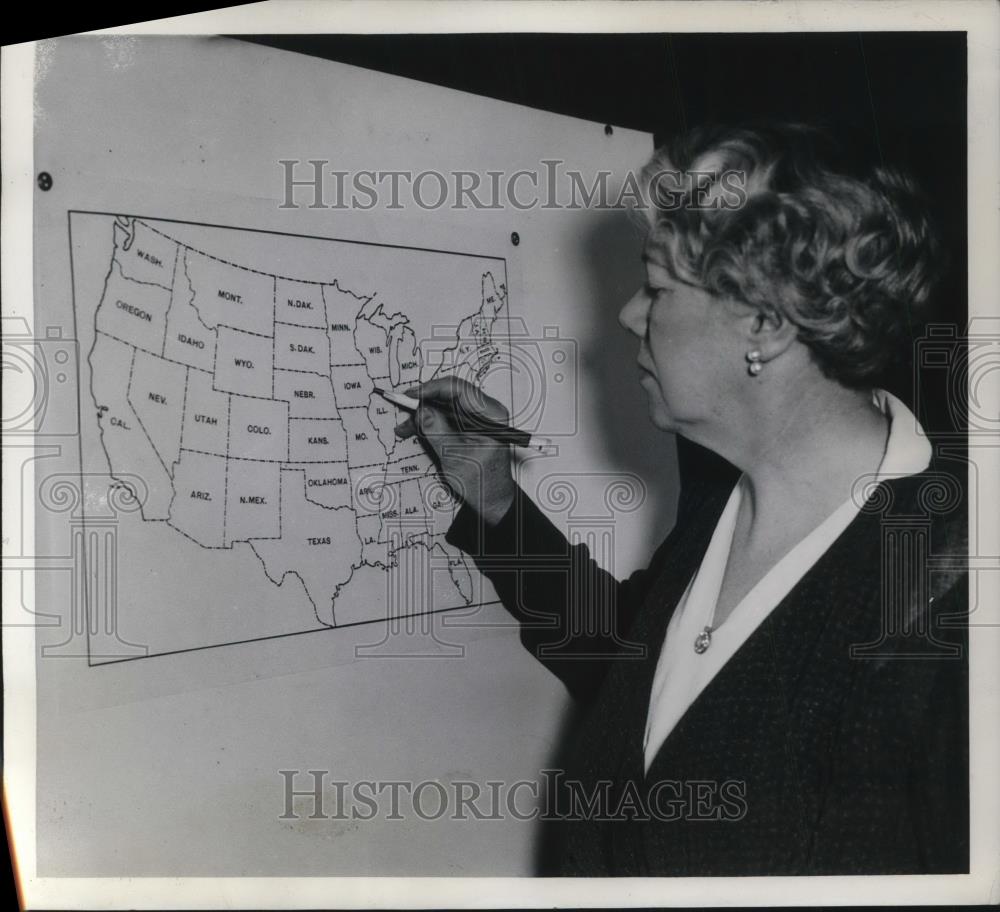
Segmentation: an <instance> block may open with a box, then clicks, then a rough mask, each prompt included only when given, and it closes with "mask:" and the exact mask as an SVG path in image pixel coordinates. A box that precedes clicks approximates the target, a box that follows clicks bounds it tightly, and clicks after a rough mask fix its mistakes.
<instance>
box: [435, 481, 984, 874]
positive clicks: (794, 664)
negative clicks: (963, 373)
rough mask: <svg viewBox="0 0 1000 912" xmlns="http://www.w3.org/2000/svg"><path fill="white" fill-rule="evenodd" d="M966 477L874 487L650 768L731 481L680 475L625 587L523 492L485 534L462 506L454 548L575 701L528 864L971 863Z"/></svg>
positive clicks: (810, 868) (744, 868)
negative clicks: (666, 512) (670, 512)
mask: <svg viewBox="0 0 1000 912" xmlns="http://www.w3.org/2000/svg"><path fill="white" fill-rule="evenodd" d="M964 473H965V464H964V463H958V462H956V463H953V464H951V465H943V464H942V463H941V462H935V463H932V465H931V467H930V468H928V470H926V471H925V472H922V473H920V474H919V475H913V476H909V477H907V478H902V479H897V480H893V481H889V482H883V483H882V484H880V485H879V486H877V488H876V489H875V491H874V493H873V494H872V496H871V497H870V498H869V499H868V501H867V503H866V505H865V507H864V508H863V509H862V512H861V513H860V514H859V515H858V516H857V517H856V518H855V520H854V521H853V522H852V523H851V524H850V526H849V527H848V528H847V529H846V530H845V531H844V532H843V533H842V534H841V535H840V537H839V538H838V539H837V540H836V541H835V542H834V544H833V545H832V546H831V547H830V549H829V550H828V551H827V552H826V553H825V554H824V555H823V556H822V557H821V558H820V559H819V561H818V562H817V563H816V564H815V565H814V566H813V567H812V569H811V570H810V571H809V572H808V573H807V574H806V575H805V576H804V577H803V578H802V579H801V580H800V581H799V582H798V584H797V585H796V586H795V587H794V588H793V589H792V590H791V592H789V594H788V595H787V596H786V597H785V598H784V599H783V600H782V601H781V602H780V603H779V605H778V606H777V607H776V608H775V609H774V611H772V612H771V614H770V615H769V616H768V617H767V618H766V619H765V620H764V621H763V622H762V623H761V625H760V626H759V627H758V628H757V630H755V631H754V633H753V634H752V635H751V636H750V637H749V639H748V640H747V641H746V643H744V644H743V646H742V647H741V648H740V649H739V650H738V651H737V652H736V653H735V654H734V655H733V657H732V658H731V659H730V660H729V662H728V663H727V664H726V665H725V667H724V668H723V669H722V670H721V671H720V672H719V673H718V674H717V675H716V677H715V678H714V679H713V680H712V681H711V682H710V683H709V685H708V686H707V687H706V688H705V690H704V691H703V692H702V693H701V695H700V696H699V697H698V698H697V700H696V701H695V702H694V704H693V705H692V706H691V707H690V709H689V710H688V711H687V712H686V714H685V715H684V716H683V717H682V718H681V719H680V721H679V722H678V724H677V725H676V726H675V728H674V729H673V731H672V732H671V733H670V735H669V736H668V737H667V739H666V741H665V742H664V743H663V745H662V746H661V748H660V750H659V752H658V753H657V755H656V757H655V758H654V760H653V763H652V765H651V767H650V770H649V772H648V774H646V773H644V771H643V751H642V740H643V733H644V728H645V722H646V714H647V710H648V707H649V695H650V688H651V685H652V679H653V672H654V670H655V668H656V662H657V658H658V655H659V651H660V647H661V645H662V643H663V638H664V636H665V633H666V627H667V623H668V621H669V619H670V616H671V614H672V612H673V610H674V608H675V607H676V605H677V602H678V600H679V599H680V596H681V595H682V594H683V591H684V589H685V587H686V586H687V583H688V581H689V579H690V577H691V575H692V574H693V573H694V571H695V570H696V569H697V567H698V566H699V564H700V562H701V559H702V556H703V555H704V553H705V550H706V548H707V546H708V542H709V539H710V538H711V535H712V532H713V531H714V528H715V525H716V522H717V520H718V518H719V516H720V514H721V512H722V509H723V507H724V505H725V503H726V500H727V498H728V496H729V493H730V491H731V490H732V484H733V481H734V478H733V477H732V476H730V477H729V478H728V479H726V480H725V481H724V483H714V484H713V483H701V484H697V485H687V486H686V488H687V489H686V490H685V491H683V492H682V495H681V501H680V504H679V506H678V517H677V522H676V525H675V527H674V529H673V531H672V532H671V534H670V535H669V536H668V537H667V539H666V541H664V542H663V544H662V545H661V546H660V547H659V549H658V550H657V551H656V554H655V555H654V557H653V559H652V561H651V563H650V565H649V567H648V569H646V570H642V571H638V572H637V573H635V574H633V575H632V576H631V577H630V578H629V579H628V580H626V581H623V582H620V583H619V582H617V581H615V580H614V579H613V578H612V577H610V576H609V575H608V574H607V573H605V572H604V571H602V570H601V569H600V568H599V567H598V566H597V565H596V564H595V562H594V561H593V560H592V559H591V558H590V556H589V554H588V553H587V550H586V548H585V546H583V545H575V546H570V545H569V544H568V543H567V541H566V539H565V538H564V537H563V535H562V534H561V533H560V532H559V530H558V529H556V528H555V526H553V524H552V523H551V522H550V521H549V520H548V518H547V517H546V516H545V515H544V514H543V513H542V512H541V511H540V510H539V509H538V508H537V507H536V506H535V505H534V504H533V503H532V501H531V499H530V498H528V497H527V496H526V495H524V494H523V493H520V492H519V496H518V497H517V499H516V500H515V502H514V505H513V506H512V507H511V509H510V511H509V512H508V513H507V515H506V516H505V517H504V518H503V520H502V521H501V522H500V523H499V524H498V525H496V526H494V527H491V528H490V527H484V526H483V525H482V524H481V523H480V522H479V520H478V518H477V516H476V514H475V513H473V512H472V511H471V510H469V509H468V508H463V509H462V510H460V511H459V514H458V515H457V517H456V519H455V522H454V523H453V525H452V527H451V529H450V530H449V533H448V540H449V541H450V542H451V543H452V544H453V545H455V546H457V547H460V548H461V549H462V550H464V551H466V552H468V553H469V554H471V555H472V556H473V557H474V558H475V560H476V563H477V565H478V566H479V567H480V569H481V570H482V571H483V572H484V573H485V575H486V576H487V577H488V578H489V579H490V580H491V581H492V583H493V585H494V586H495V588H496V590H497V593H498V594H499V596H500V598H501V599H502V600H503V603H504V605H505V606H506V607H507V609H508V610H509V611H511V612H512V614H513V615H514V616H515V617H516V618H517V619H518V620H519V621H520V622H521V639H522V642H523V643H524V645H525V647H526V648H528V649H529V650H530V651H531V652H532V654H533V655H535V656H536V657H538V658H539V659H540V660H541V661H542V662H543V663H544V664H545V665H546V666H547V667H548V668H549V669H550V670H551V671H552V672H553V673H554V674H556V675H558V676H559V678H560V679H561V680H562V681H563V682H564V683H565V685H566V686H567V688H568V689H569V690H570V692H571V693H572V695H573V696H574V697H575V698H576V699H577V700H578V701H579V703H580V704H581V710H582V712H581V719H580V721H579V723H578V724H577V725H576V727H575V731H574V732H573V733H572V737H571V738H570V740H569V741H568V742H567V749H566V751H565V753H566V762H565V764H564V765H563V767H564V769H563V771H562V772H560V773H559V774H558V776H556V777H553V776H552V774H549V776H550V779H551V781H552V782H553V783H554V784H553V785H552V788H551V792H550V796H549V805H548V808H549V810H548V812H547V816H550V817H556V818H561V819H558V820H557V821H556V822H555V823H550V824H549V830H548V832H549V839H550V840H554V842H553V845H554V851H555V857H554V861H552V863H551V867H544V868H543V870H541V871H540V873H544V874H574V875H581V876H594V875H604V874H610V875H625V876H641V875H659V876H702V875H763V874H888V873H925V872H926V873H931V872H933V873H958V872H967V871H968V864H969V833H968V826H969V811H968V669H967V646H966V644H967V627H966V620H967V619H966V617H965V616H966V614H967V612H968V585H967V572H966V566H967V557H966V555H967V525H966V505H965V502H964V494H963V492H964V482H963V481H962V478H963V477H964ZM657 783H660V784H659V785H657ZM654 794H655V798H654ZM595 796H597V798H598V799H599V800H597V801H595V803H593V804H591V806H590V808H589V811H587V802H588V801H591V800H593V799H594V797H595ZM574 799H576V800H575V801H574ZM581 799H582V800H581ZM553 808H554V809H553ZM600 818H604V819H600Z"/></svg>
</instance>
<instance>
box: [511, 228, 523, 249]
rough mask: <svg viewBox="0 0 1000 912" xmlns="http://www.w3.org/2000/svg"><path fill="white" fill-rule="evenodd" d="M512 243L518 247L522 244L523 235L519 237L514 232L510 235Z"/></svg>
mask: <svg viewBox="0 0 1000 912" xmlns="http://www.w3.org/2000/svg"><path fill="white" fill-rule="evenodd" d="M510 242H511V243H512V244H513V245H514V246H515V247H516V246H517V245H518V244H520V243H521V235H519V234H518V233H517V232H516V231H512V232H511V233H510Z"/></svg>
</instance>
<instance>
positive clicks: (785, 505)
mask: <svg viewBox="0 0 1000 912" xmlns="http://www.w3.org/2000/svg"><path fill="white" fill-rule="evenodd" d="M744 424H745V427H744V436H743V446H742V447H741V451H740V452H734V453H732V454H727V453H723V454H722V455H724V456H726V458H727V459H729V460H730V462H732V463H733V464H734V465H736V466H737V467H738V468H740V469H742V470H743V473H744V476H745V479H744V483H745V485H746V491H747V494H748V497H747V503H746V505H745V509H746V510H747V511H748V513H747V515H746V520H745V521H746V526H745V528H746V529H747V532H748V534H749V535H751V536H752V535H753V534H754V529H755V527H757V526H758V525H762V526H765V527H767V526H771V525H773V524H774V523H778V522H785V523H788V524H794V525H798V524H802V525H804V526H807V527H809V524H810V523H814V521H818V520H821V519H822V518H823V517H825V516H827V515H829V514H830V513H831V512H833V510H835V509H836V508H837V507H838V506H839V505H840V504H842V503H843V502H844V501H845V500H846V499H847V498H848V497H850V496H851V491H852V490H853V486H854V484H855V482H856V481H857V480H858V479H859V478H862V477H863V476H865V475H868V474H871V473H873V472H875V471H877V469H878V467H879V465H880V463H881V461H882V458H883V456H884V454H885V448H886V443H887V440H888V430H889V424H888V420H887V419H886V417H885V416H884V415H883V414H882V413H881V412H880V411H879V410H878V408H877V407H876V406H875V405H873V404H872V400H871V393H870V392H865V391H858V390H849V389H846V388H844V387H840V386H839V385H835V384H832V383H830V382H829V381H826V380H823V381H820V382H817V383H815V384H812V385H809V384H806V385H803V386H800V387H799V388H798V389H797V390H796V391H795V394H794V396H793V395H789V396H787V397H785V401H783V402H775V401H774V400H773V399H770V400H767V407H765V408H762V409H754V410H748V412H747V413H746V418H745V420H744Z"/></svg>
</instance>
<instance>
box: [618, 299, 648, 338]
mask: <svg viewBox="0 0 1000 912" xmlns="http://www.w3.org/2000/svg"><path fill="white" fill-rule="evenodd" d="M648 317H649V296H648V295H647V294H646V290H645V289H644V288H640V289H639V290H638V291H637V292H636V293H635V294H634V295H632V297H631V298H629V299H628V301H626V302H625V306H624V307H622V309H621V310H620V311H618V322H619V323H620V324H621V326H622V329H625V330H627V331H628V332H630V333H632V334H634V335H636V336H638V337H639V338H640V339H642V338H644V337H645V335H646V321H647V319H648Z"/></svg>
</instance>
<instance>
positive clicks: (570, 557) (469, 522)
mask: <svg viewBox="0 0 1000 912" xmlns="http://www.w3.org/2000/svg"><path fill="white" fill-rule="evenodd" d="M408 394H409V395H415V396H419V398H420V401H421V407H420V409H419V410H418V411H417V413H416V414H415V415H414V416H413V417H412V418H410V419H407V420H406V421H404V422H403V423H402V424H401V425H400V426H399V427H398V428H397V429H396V433H397V434H399V435H400V436H402V437H407V436H412V435H413V434H419V435H420V438H421V439H422V441H423V442H424V443H425V445H426V446H427V447H428V448H429V449H430V451H431V453H432V455H433V456H434V457H435V459H436V461H437V463H438V466H439V468H440V470H441V475H442V476H443V478H444V479H445V481H446V482H447V483H448V484H449V486H450V487H451V488H452V490H453V491H454V492H455V494H456V496H457V497H458V498H459V499H460V500H461V502H462V507H461V509H460V511H459V513H458V514H457V516H456V518H455V521H454V523H453V524H452V527H451V529H450V530H449V532H448V536H447V540H448V541H449V542H450V543H451V544H452V545H453V546H455V547H457V548H460V549H461V550H462V551H465V552H466V553H467V554H469V555H470V556H471V557H472V558H473V559H474V560H475V562H476V564H477V566H478V567H479V569H480V570H481V571H482V572H483V573H484V574H485V575H486V577H487V578H488V579H489V580H490V581H491V582H492V583H493V585H494V587H495V588H496V591H497V594H498V595H499V596H500V599H501V600H502V601H503V604H504V605H505V606H506V608H507V609H508V610H509V611H510V612H511V613H512V614H513V615H514V617H515V618H516V619H517V620H518V621H520V623H521V640H522V642H523V643H524V645H525V647H526V648H527V649H528V650H529V651H530V652H531V654H532V655H534V656H535V657H536V658H537V659H539V661H541V662H543V663H544V664H545V665H546V666H547V667H548V668H549V669H550V670H551V671H552V672H553V673H554V674H556V675H557V676H558V677H559V678H560V679H561V680H562V681H563V682H564V683H565V684H566V686H567V688H568V689H569V690H570V692H571V693H572V694H573V696H574V697H576V698H577V699H581V700H586V699H589V698H590V697H591V696H593V695H594V694H595V693H596V690H597V687H598V685H599V684H600V682H601V680H602V679H603V677H604V674H605V673H606V671H607V669H608V666H609V664H610V660H611V659H613V658H615V657H627V656H629V655H632V656H636V655H641V654H642V651H641V649H640V647H638V646H637V645H636V644H630V643H629V642H628V640H627V638H626V633H627V631H628V629H629V627H630V625H631V622H632V619H633V618H634V616H635V614H636V612H637V610H638V607H639V605H640V604H641V601H642V597H643V595H644V594H645V590H646V587H647V586H648V584H649V580H650V577H651V576H652V575H653V574H652V572H651V571H638V572H636V573H635V574H633V575H632V576H631V577H630V578H629V579H628V580H625V581H624V582H618V581H617V580H616V579H615V578H614V577H613V576H611V574H609V573H607V572H605V571H604V570H602V569H601V568H600V567H599V566H598V564H597V562H596V561H594V560H593V558H592V557H591V556H590V554H589V552H588V550H587V548H586V546H585V545H582V544H577V545H571V544H570V543H569V542H568V541H567V540H566V538H565V537H564V536H563V534H562V533H561V532H560V531H559V530H558V529H557V528H556V527H555V526H554V525H553V524H552V523H551V522H550V520H549V519H548V517H546V516H545V514H543V513H542V512H541V510H539V509H538V507H537V506H535V504H534V503H533V502H532V500H531V498H530V497H528V496H527V495H526V494H525V493H524V492H523V491H522V490H521V489H520V488H519V487H518V486H517V485H516V484H515V483H514V480H513V476H512V473H511V465H510V448H509V446H507V445H506V444H500V443H497V442H496V441H495V440H493V439H491V438H489V437H487V436H485V435H483V434H482V433H481V432H477V431H476V429H475V419H476V418H477V417H480V416H482V417H486V418H489V419H490V420H492V421H494V422H503V423H506V422H508V421H509V416H508V414H507V410H506V409H505V408H504V407H503V405H502V404H501V403H499V402H497V401H496V400H495V399H491V398H490V397H488V396H486V395H485V394H483V393H482V391H481V390H479V389H478V388H477V387H475V386H473V385H472V384H470V383H467V382H465V381H463V380H460V379H458V378H455V377H448V378H442V379H439V380H431V381H429V382H427V383H424V384H423V385H422V386H421V387H419V388H417V389H413V390H409V391H408ZM468 418H471V419H472V420H471V421H469V420H465V419H468Z"/></svg>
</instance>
